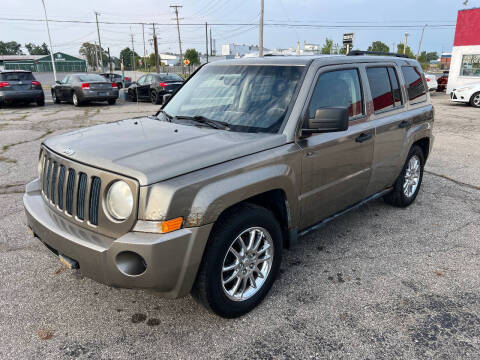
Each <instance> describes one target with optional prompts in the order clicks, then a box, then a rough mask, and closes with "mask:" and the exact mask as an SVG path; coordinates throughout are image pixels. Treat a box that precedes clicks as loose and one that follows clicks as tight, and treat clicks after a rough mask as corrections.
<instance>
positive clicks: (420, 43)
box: [417, 24, 427, 60]
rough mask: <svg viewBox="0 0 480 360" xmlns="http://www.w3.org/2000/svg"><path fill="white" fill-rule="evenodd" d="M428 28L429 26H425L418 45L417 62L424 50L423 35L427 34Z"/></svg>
mask: <svg viewBox="0 0 480 360" xmlns="http://www.w3.org/2000/svg"><path fill="white" fill-rule="evenodd" d="M426 27H427V24H425V25H424V26H423V29H422V36H420V42H419V43H418V51H417V60H418V57H419V56H420V50H421V49H422V41H423V34H424V33H425V28H426Z"/></svg>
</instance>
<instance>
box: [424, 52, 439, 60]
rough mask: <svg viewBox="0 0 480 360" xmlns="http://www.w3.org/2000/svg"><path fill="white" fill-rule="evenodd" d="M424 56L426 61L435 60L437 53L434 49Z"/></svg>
mask: <svg viewBox="0 0 480 360" xmlns="http://www.w3.org/2000/svg"><path fill="white" fill-rule="evenodd" d="M426 57H427V61H429V62H430V61H432V60H437V59H438V54H437V52H436V51H432V52H429V53H427V55H426Z"/></svg>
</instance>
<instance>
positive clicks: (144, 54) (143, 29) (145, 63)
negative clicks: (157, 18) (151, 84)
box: [142, 23, 147, 71]
mask: <svg viewBox="0 0 480 360" xmlns="http://www.w3.org/2000/svg"><path fill="white" fill-rule="evenodd" d="M142 34H143V64H144V67H145V71H147V50H146V48H145V28H144V26H143V23H142Z"/></svg>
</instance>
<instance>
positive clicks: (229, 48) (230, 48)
mask: <svg viewBox="0 0 480 360" xmlns="http://www.w3.org/2000/svg"><path fill="white" fill-rule="evenodd" d="M258 51H259V47H258V46H257V45H245V44H243V45H239V44H235V43H232V44H224V45H222V56H228V55H233V56H235V57H243V56H245V55H246V54H248V53H251V52H258Z"/></svg>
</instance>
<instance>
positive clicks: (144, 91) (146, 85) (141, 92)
mask: <svg viewBox="0 0 480 360" xmlns="http://www.w3.org/2000/svg"><path fill="white" fill-rule="evenodd" d="M151 84H152V75H151V74H148V75H147V76H146V77H145V80H144V81H143V82H142V84H139V86H138V88H137V89H138V97H139V98H141V99H150V85H151Z"/></svg>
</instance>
